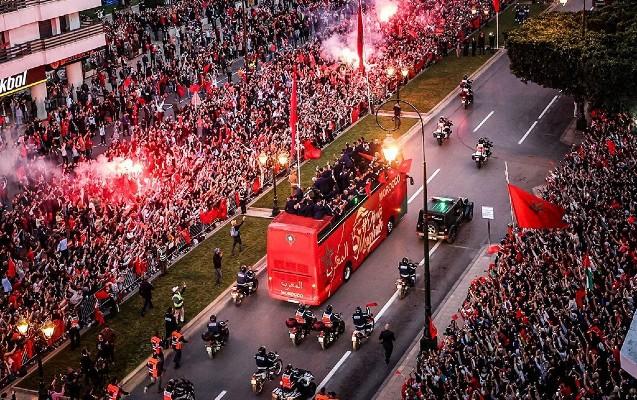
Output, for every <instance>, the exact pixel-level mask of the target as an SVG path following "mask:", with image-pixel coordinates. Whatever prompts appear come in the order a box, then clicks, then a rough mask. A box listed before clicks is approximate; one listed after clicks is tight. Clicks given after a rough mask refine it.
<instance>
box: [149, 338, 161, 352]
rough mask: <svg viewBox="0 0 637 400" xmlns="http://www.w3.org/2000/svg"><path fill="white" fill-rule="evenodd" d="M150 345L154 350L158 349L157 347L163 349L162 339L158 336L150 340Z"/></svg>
mask: <svg viewBox="0 0 637 400" xmlns="http://www.w3.org/2000/svg"><path fill="white" fill-rule="evenodd" d="M150 345H151V346H152V347H153V350H155V349H157V347H161V339H160V338H159V337H157V336H153V337H152V338H150Z"/></svg>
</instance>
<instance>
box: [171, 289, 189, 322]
mask: <svg viewBox="0 0 637 400" xmlns="http://www.w3.org/2000/svg"><path fill="white" fill-rule="evenodd" d="M185 291H186V282H184V283H183V284H182V285H181V288H180V287H179V286H175V287H173V298H172V300H173V308H174V309H175V319H176V320H177V322H178V323H182V324H183V323H184V314H185V310H184V296H183V294H184V292H185Z"/></svg>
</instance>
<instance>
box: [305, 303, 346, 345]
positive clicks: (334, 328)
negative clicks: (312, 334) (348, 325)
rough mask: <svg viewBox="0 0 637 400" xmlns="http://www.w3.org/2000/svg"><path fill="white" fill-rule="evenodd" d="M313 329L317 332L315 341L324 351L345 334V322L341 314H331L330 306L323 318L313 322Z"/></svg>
mask: <svg viewBox="0 0 637 400" xmlns="http://www.w3.org/2000/svg"><path fill="white" fill-rule="evenodd" d="M313 328H314V330H315V331H318V336H317V339H318V342H319V344H320V345H321V349H323V350H325V349H327V348H328V347H330V345H331V344H332V343H334V342H335V341H336V340H337V339H338V338H339V337H340V336H341V335H342V334H343V333H344V332H345V321H343V315H342V314H341V313H335V312H333V309H332V306H331V305H328V306H327V307H326V308H325V312H324V313H323V318H322V319H321V321H317V322H315V323H314V326H313Z"/></svg>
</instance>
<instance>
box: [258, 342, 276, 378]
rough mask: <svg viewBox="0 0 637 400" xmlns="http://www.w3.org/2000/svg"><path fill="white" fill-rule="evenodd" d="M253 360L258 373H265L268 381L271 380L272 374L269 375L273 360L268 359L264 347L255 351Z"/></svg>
mask: <svg viewBox="0 0 637 400" xmlns="http://www.w3.org/2000/svg"><path fill="white" fill-rule="evenodd" d="M254 359H255V360H256V363H257V370H258V371H259V372H261V371H266V372H267V375H268V379H270V380H272V376H273V374H271V372H272V368H273V367H274V361H275V360H274V359H272V358H270V357H268V352H267V350H266V349H265V346H261V347H259V350H257V354H255V355H254Z"/></svg>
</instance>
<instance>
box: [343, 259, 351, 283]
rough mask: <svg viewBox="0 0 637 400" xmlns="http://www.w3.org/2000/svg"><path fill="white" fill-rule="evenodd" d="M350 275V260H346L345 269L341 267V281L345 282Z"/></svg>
mask: <svg viewBox="0 0 637 400" xmlns="http://www.w3.org/2000/svg"><path fill="white" fill-rule="evenodd" d="M351 277H352V263H351V262H349V261H348V262H347V264H345V269H343V281H345V282H347V281H349V278H351Z"/></svg>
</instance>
